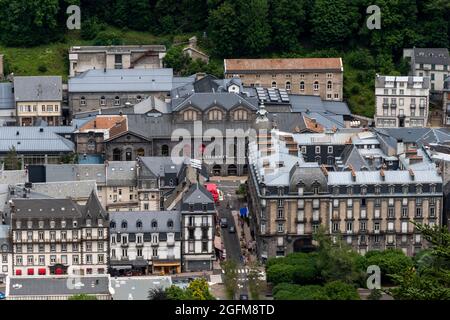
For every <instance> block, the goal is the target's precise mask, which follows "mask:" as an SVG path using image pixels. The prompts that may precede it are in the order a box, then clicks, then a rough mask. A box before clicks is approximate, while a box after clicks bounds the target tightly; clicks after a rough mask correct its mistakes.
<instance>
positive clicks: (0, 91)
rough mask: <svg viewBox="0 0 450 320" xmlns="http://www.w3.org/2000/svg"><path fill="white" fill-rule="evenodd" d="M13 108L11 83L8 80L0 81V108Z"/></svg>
mask: <svg viewBox="0 0 450 320" xmlns="http://www.w3.org/2000/svg"><path fill="white" fill-rule="evenodd" d="M2 109H15V104H14V93H13V84H12V83H10V82H5V83H0V110H2Z"/></svg>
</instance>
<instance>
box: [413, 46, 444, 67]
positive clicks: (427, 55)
mask: <svg viewBox="0 0 450 320" xmlns="http://www.w3.org/2000/svg"><path fill="white" fill-rule="evenodd" d="M413 52H414V59H415V62H416V63H426V64H442V65H450V57H449V53H448V49H447V48H414V49H413Z"/></svg>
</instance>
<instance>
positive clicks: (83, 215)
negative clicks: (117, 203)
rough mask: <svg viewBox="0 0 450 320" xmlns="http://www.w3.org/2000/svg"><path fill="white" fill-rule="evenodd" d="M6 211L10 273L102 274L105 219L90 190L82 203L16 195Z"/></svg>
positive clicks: (106, 241)
mask: <svg viewBox="0 0 450 320" xmlns="http://www.w3.org/2000/svg"><path fill="white" fill-rule="evenodd" d="M10 210H11V229H12V245H13V274H14V275H16V276H20V275H30V276H31V275H49V274H67V273H73V274H80V275H84V274H87V275H89V274H104V273H106V271H107V263H108V252H109V235H108V230H109V218H108V214H107V212H106V211H105V210H104V209H103V208H102V206H101V204H100V202H99V201H98V198H97V195H96V194H95V192H93V193H92V194H91V196H90V198H89V200H88V201H87V203H86V205H84V206H80V205H78V204H77V203H75V202H74V201H73V200H72V199H27V198H21V199H12V201H11V202H10ZM70 267H71V268H72V269H70Z"/></svg>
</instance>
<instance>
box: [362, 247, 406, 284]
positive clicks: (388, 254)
mask: <svg viewBox="0 0 450 320" xmlns="http://www.w3.org/2000/svg"><path fill="white" fill-rule="evenodd" d="M365 260H366V267H368V266H370V265H377V266H379V267H380V270H381V277H382V278H381V279H382V281H383V282H388V281H387V280H390V278H391V275H395V274H400V273H402V272H403V271H405V270H407V269H409V268H411V267H412V266H413V262H412V260H411V258H409V257H407V256H406V255H405V254H404V253H403V251H401V250H400V249H387V250H383V251H369V252H367V253H366V255H365Z"/></svg>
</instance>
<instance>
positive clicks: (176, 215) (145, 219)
mask: <svg viewBox="0 0 450 320" xmlns="http://www.w3.org/2000/svg"><path fill="white" fill-rule="evenodd" d="M109 220H110V222H113V221H114V222H115V223H116V228H115V229H113V228H111V232H115V231H120V232H128V233H140V232H181V213H180V212H179V211H178V210H176V211H145V212H144V211H142V212H140V211H130V212H119V211H115V212H114V211H113V212H110V213H109ZM169 220H171V221H172V222H173V228H169V227H168V225H167V223H168V222H169ZM122 221H126V222H127V229H122V227H121V223H122ZM138 221H140V222H142V229H138V228H137V226H136V223H137V222H138ZM152 221H156V222H157V228H156V229H153V228H152Z"/></svg>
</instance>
